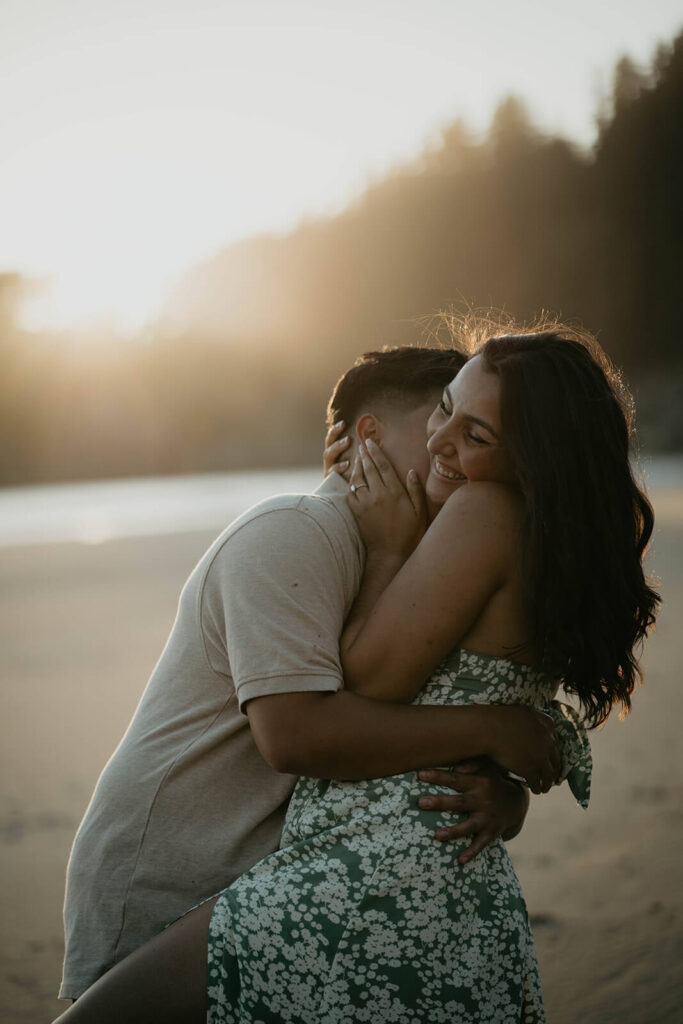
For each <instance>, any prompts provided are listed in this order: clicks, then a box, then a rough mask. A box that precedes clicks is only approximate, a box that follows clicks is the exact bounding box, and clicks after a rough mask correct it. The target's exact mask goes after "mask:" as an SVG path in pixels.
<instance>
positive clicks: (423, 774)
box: [417, 768, 434, 782]
mask: <svg viewBox="0 0 683 1024" xmlns="http://www.w3.org/2000/svg"><path fill="white" fill-rule="evenodd" d="M417 777H418V779H422V781H423V782H431V781H432V779H433V778H434V772H432V771H430V770H429V769H428V768H423V769H422V770H421V771H419V772H418V773H417Z"/></svg>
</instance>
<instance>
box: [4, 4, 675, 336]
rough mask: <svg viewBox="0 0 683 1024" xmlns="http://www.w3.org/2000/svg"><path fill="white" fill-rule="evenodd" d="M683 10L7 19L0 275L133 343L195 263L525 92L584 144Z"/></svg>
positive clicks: (63, 7)
mask: <svg viewBox="0 0 683 1024" xmlns="http://www.w3.org/2000/svg"><path fill="white" fill-rule="evenodd" d="M682 26H683V12H682V10H681V6H680V0H649V2H648V3H644V2H643V0H574V2H573V3H569V2H558V0H515V2H514V3H513V2H511V0H420V2H417V0H2V4H1V5H0V84H1V89H0V110H1V119H0V124H2V130H1V132H0V271H2V270H20V271H22V272H24V273H27V274H29V275H37V276H47V277H52V278H54V279H55V284H54V288H53V291H52V297H51V299H49V301H48V300H47V299H46V300H45V301H44V302H43V303H42V304H41V305H40V306H34V308H33V311H32V313H31V316H32V321H33V324H34V325H35V326H37V325H38V324H39V323H40V322H42V323H46V324H47V323H49V324H53V325H59V326H65V325H67V324H70V323H73V322H76V321H79V320H80V321H83V320H85V319H87V318H89V317H97V316H101V315H103V314H106V313H108V312H111V313H113V314H115V315H116V316H117V317H118V318H119V322H120V324H121V325H122V326H123V327H126V328H135V327H137V326H139V325H140V324H141V323H142V322H143V321H144V320H145V319H146V318H149V317H151V316H153V315H154V313H155V311H156V309H157V308H158V306H159V304H160V302H161V300H162V298H163V295H164V293H165V291H166V290H167V289H168V287H169V286H170V284H171V283H172V281H173V279H174V277H175V276H176V275H178V274H179V273H180V272H181V271H182V270H183V269H184V268H185V267H187V266H188V265H189V264H191V263H193V262H196V261H198V260H200V259H202V258H205V257H206V256H208V255H210V254H211V253H212V252H213V251H215V250H216V249H218V248H221V247H222V246H224V245H226V244H228V243H229V242H231V241H233V240H235V239H236V238H239V237H243V236H244V235H247V234H252V233H254V232H260V231H270V230H275V231H278V230H284V229H287V228H289V227H291V226H293V225H295V224H296V223H297V221H299V220H300V219H301V218H303V217H305V216H307V215H313V214H320V213H324V212H329V211H333V210H335V209H339V208H340V207H341V206H342V205H343V204H344V203H345V202H346V201H347V200H348V199H349V198H351V197H352V196H354V195H356V194H357V193H358V192H359V191H360V190H361V189H362V187H363V185H364V184H365V183H366V182H367V181H368V179H369V178H370V177H378V176H380V175H381V174H382V173H383V172H384V171H386V170H387V169H388V168H389V167H390V166H392V165H393V164H395V163H397V162H400V161H402V160H405V159H409V158H411V157H412V156H414V155H416V154H417V153H418V152H419V151H420V149H421V148H422V146H423V145H424V144H425V142H427V141H429V140H431V139H433V138H434V137H435V136H436V135H437V134H438V131H439V129H440V127H441V126H442V125H444V124H447V123H448V122H449V121H450V120H452V119H454V118H455V117H457V116H463V117H465V119H466V120H467V121H468V122H469V123H470V125H471V126H472V127H473V128H475V129H477V130H479V129H483V128H485V127H486V125H487V122H488V120H489V118H490V116H491V113H492V111H493V109H494V107H495V105H496V102H497V101H498V100H499V99H500V98H501V97H502V96H503V95H505V94H506V93H508V92H510V91H513V92H515V93H517V94H518V95H520V96H522V97H523V98H525V99H526V100H527V102H528V104H529V106H530V109H531V112H532V116H533V117H534V119H535V120H536V121H537V123H538V124H539V125H540V126H541V127H544V128H546V129H550V130H553V131H560V132H562V133H564V134H566V135H568V136H570V137H572V138H574V139H576V140H577V141H579V142H581V143H583V144H586V145H587V144H590V142H591V141H592V139H593V136H594V128H593V124H594V114H595V110H596V105H597V99H598V96H599V95H600V92H601V91H603V92H604V91H606V90H607V89H608V88H609V83H610V77H611V72H612V68H613V66H614V63H615V61H616V59H617V58H618V57H619V56H620V55H621V54H623V53H628V54H630V55H631V56H632V57H633V58H634V59H635V60H637V61H639V62H642V63H646V64H647V63H649V61H650V59H651V56H652V53H653V50H654V47H655V46H656V44H657V42H659V41H665V42H669V41H670V40H671V39H672V38H673V36H674V35H675V34H676V33H677V32H678V31H679V29H680V28H681V27H682Z"/></svg>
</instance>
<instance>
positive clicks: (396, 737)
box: [246, 690, 558, 792]
mask: <svg viewBox="0 0 683 1024" xmlns="http://www.w3.org/2000/svg"><path fill="white" fill-rule="evenodd" d="M246 711H247V715H248V716H249V724H250V726H251V729H252V732H253V735H254V739H255V741H256V744H257V746H258V748H259V750H260V751H261V754H262V755H263V757H264V758H265V760H266V761H267V762H268V763H269V764H270V765H271V767H272V768H274V769H275V770H276V771H279V772H287V773H290V774H292V775H307V776H310V777H313V778H326V779H330V778H332V779H335V778H336V779H367V778H379V777H380V776H385V775H395V774H399V773H400V772H405V771H411V770H415V769H419V768H425V767H430V766H432V765H434V764H449V763H452V762H454V761H460V760H463V759H465V758H470V757H474V756H478V755H488V756H489V757H490V758H491V759H492V760H494V761H496V763H497V764H499V765H501V767H503V768H504V769H506V770H509V771H512V772H514V773H515V774H516V775H521V776H523V777H524V778H526V779H527V780H528V782H529V785H530V787H531V789H532V790H533V791H534V792H541V791H543V792H545V791H547V789H548V788H549V786H550V781H549V780H552V779H554V778H555V777H556V773H557V763H558V753H557V741H556V738H555V733H554V729H553V726H552V723H551V722H550V721H549V719H548V718H547V717H546V716H545V715H542V714H540V713H538V712H536V711H534V710H533V709H531V708H525V707H520V706H518V705H513V706H508V707H487V706H482V705H470V706H468V707H429V706H421V707H418V706H406V705H400V704H389V703H385V702H382V701H375V700H371V699H368V698H365V697H362V696H359V695H357V694H354V693H350V692H348V691H345V690H340V691H338V692H336V693H283V694H273V695H270V696H264V697H258V698H256V699H253V700H250V701H249V702H248V703H247V705H246ZM541 779H542V780H543V782H541Z"/></svg>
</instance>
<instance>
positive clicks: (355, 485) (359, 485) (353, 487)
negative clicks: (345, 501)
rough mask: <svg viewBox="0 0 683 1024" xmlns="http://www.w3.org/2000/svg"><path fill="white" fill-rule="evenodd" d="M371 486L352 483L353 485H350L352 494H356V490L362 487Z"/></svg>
mask: <svg viewBox="0 0 683 1024" xmlns="http://www.w3.org/2000/svg"><path fill="white" fill-rule="evenodd" d="M369 486H370V484H351V486H350V487H349V490H350V491H351V494H355V493H356V491H358V490H360V488H361V487H369Z"/></svg>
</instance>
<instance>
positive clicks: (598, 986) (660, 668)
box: [0, 489, 683, 1024]
mask: <svg viewBox="0 0 683 1024" xmlns="http://www.w3.org/2000/svg"><path fill="white" fill-rule="evenodd" d="M654 498H655V506H656V509H657V512H658V523H659V525H658V532H657V537H656V542H655V545H654V549H653V558H652V566H653V568H654V570H655V571H656V572H657V573H658V574H659V576H660V577H661V580H662V591H663V595H664V597H665V606H664V609H663V611H662V614H661V618H660V623H659V626H658V628H657V632H656V635H655V636H654V637H653V639H652V640H651V641H650V645H649V647H648V650H647V653H646V657H645V660H644V665H645V670H646V684H645V686H644V687H643V688H642V690H641V691H640V692H638V693H637V694H636V697H635V700H634V712H633V714H632V715H631V716H629V718H628V719H627V720H626V721H624V722H619V721H617V719H616V716H614V718H613V720H610V722H609V723H608V724H607V726H606V727H605V728H604V729H602V730H600V731H599V732H598V733H594V734H593V751H594V758H595V773H594V781H593V799H592V802H591V807H590V809H589V811H587V812H585V811H582V810H581V809H580V808H579V807H578V806H576V805H575V804H573V802H572V800H571V798H570V795H569V793H568V792H567V791H566V789H563V790H558V791H555V792H553V793H551V794H549V795H548V796H546V797H537V798H533V801H532V810H531V812H530V815H529V818H528V821H527V824H526V827H525V829H524V831H523V833H522V834H521V835H520V836H519V837H518V838H517V839H515V840H514V841H513V842H512V843H511V844H510V852H511V853H512V855H513V858H514V860H515V864H516V866H517V868H518V871H519V874H520V877H521V879H522V883H523V886H524V890H525V893H526V895H527V902H528V905H529V911H530V915H531V919H532V924H533V928H534V934H535V937H536V942H537V948H538V954H539V960H540V964H541V975H542V979H543V985H544V992H545V998H546V1006H547V1011H548V1020H549V1022H550V1024H579V1022H580V1024H612V1022H618V1024H673V1022H674V1021H676V1020H677V1019H680V1018H679V1016H678V1014H680V1012H681V1006H682V1005H683V981H682V980H681V970H680V964H681V962H682V961H683V905H682V904H683V893H682V891H681V886H680V883H679V876H680V864H681V862H682V860H683V843H682V841H681V840H682V835H683V782H682V780H681V773H680V764H681V757H680V751H681V742H680V731H681V727H680V724H679V718H680V712H679V690H680V687H681V681H680V680H681V668H680V666H681V662H682V661H683V629H682V628H681V622H683V494H682V493H681V492H680V491H676V490H673V489H672V490H668V491H660V492H657V493H655V495H654ZM211 539H212V534H209V533H189V534H178V535H174V536H164V537H147V538H138V539H135V538H133V539H124V540H116V541H111V542H109V543H101V544H93V545H86V544H78V545H77V544H53V545H43V546H35V547H21V548H4V549H0V606H1V611H2V614H1V615H0V679H1V684H0V695H1V696H0V700H1V705H0V710H1V714H0V769H1V773H2V780H3V781H2V795H1V797H0V879H1V880H2V881H1V890H0V892H1V899H2V902H1V904H0V908H1V914H0V922H1V923H0V1019H1V1020H3V1021H6V1022H7V1024H13V1022H19V1021H26V1022H31V1024H34V1022H35V1024H38V1022H45V1021H48V1020H50V1019H51V1018H52V1017H53V1016H55V1015H56V1014H57V1013H59V1012H60V1011H61V1010H62V1009H63V1008H64V1006H65V1004H64V1003H60V1002H59V1001H58V1000H57V999H56V996H55V994H56V991H57V987H58V984H59V977H60V968H61V956H62V930H61V903H62V894H63V881H64V870H65V865H66V860H67V857H68V853H69V848H70V844H71V841H72V838H73V834H74V831H75V828H76V826H77V824H78V822H79V820H80V817H81V815H82V813H83V811H84V809H85V807H86V805H87V802H88V799H89V796H90V793H91V791H92V788H93V786H94V784H95V781H96V779H97V776H98V774H99V772H100V770H101V768H102V766H103V764H104V762H105V760H106V759H107V757H108V756H109V754H110V753H111V751H112V750H113V749H114V747H115V745H116V743H117V742H118V740H119V738H120V736H121V734H122V732H123V730H124V728H125V726H126V724H127V722H128V720H129V718H130V716H131V714H132V712H133V710H134V708H135V706H136V703H137V700H138V698H139V696H140V693H141V691H142V687H143V686H144V683H145V681H146V679H147V677H148V675H149V673H150V672H151V670H152V668H153V666H154V663H155V661H156V658H157V657H158V655H159V653H160V651H161V649H162V646H163V643H164V641H165V639H166V636H167V634H168V630H169V628H170V625H171V623H172V620H173V616H174V614H175V607H176V602H177V598H178V594H179V591H180V587H181V586H182V583H183V581H184V579H185V577H186V576H187V574H188V572H189V570H190V569H191V568H192V566H193V565H194V563H195V561H196V560H197V559H198V558H199V556H200V555H201V553H202V552H203V550H204V548H205V547H206V545H207V544H208V542H209V541H210V540H211Z"/></svg>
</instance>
